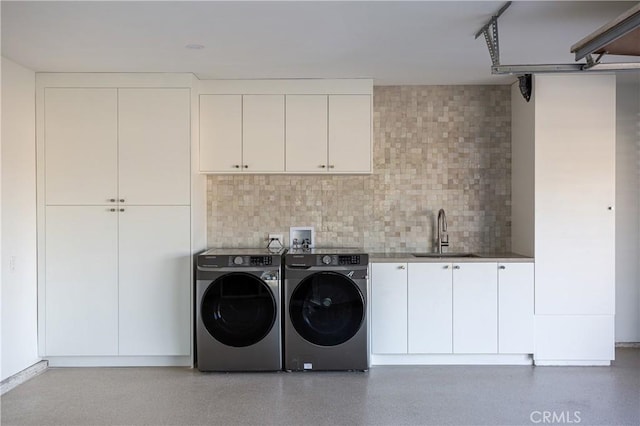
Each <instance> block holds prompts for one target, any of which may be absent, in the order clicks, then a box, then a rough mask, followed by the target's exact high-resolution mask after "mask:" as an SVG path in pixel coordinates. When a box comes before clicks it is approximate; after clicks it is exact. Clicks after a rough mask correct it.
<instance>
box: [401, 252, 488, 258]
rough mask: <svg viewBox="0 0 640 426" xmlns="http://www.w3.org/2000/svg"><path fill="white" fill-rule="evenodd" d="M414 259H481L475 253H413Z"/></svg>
mask: <svg viewBox="0 0 640 426" xmlns="http://www.w3.org/2000/svg"><path fill="white" fill-rule="evenodd" d="M413 256H414V257H437V258H439V257H480V256H478V255H477V254H473V253H413Z"/></svg>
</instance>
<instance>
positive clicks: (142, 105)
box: [118, 88, 191, 205]
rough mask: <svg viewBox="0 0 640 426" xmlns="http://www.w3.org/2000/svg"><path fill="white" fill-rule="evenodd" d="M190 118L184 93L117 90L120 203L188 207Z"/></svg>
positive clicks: (186, 95)
mask: <svg viewBox="0 0 640 426" xmlns="http://www.w3.org/2000/svg"><path fill="white" fill-rule="evenodd" d="M190 116H191V113H190V90H189V89H181V88H171V89H119V91H118V128H119V143H118V147H119V150H118V164H119V191H118V195H119V199H120V200H124V203H126V204H137V205H149V204H155V205H180V204H182V205H185V204H189V198H190V187H189V186H190V130H191V129H190V126H191V117H190ZM121 202H122V201H121Z"/></svg>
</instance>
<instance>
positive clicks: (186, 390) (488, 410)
mask: <svg viewBox="0 0 640 426" xmlns="http://www.w3.org/2000/svg"><path fill="white" fill-rule="evenodd" d="M616 358H617V359H616V361H615V362H614V364H613V365H612V366H611V367H521V366H495V367H494V366H420V367H413V366H412V367H374V368H372V369H371V370H370V371H369V372H367V373H351V372H328V373H322V372H306V373H284V372H281V373H229V374H225V373H200V372H198V371H197V370H192V369H187V368H51V369H49V370H48V371H46V372H45V373H44V374H42V375H40V376H38V377H36V378H34V379H32V380H30V381H29V382H27V383H25V384H23V385H21V386H19V387H17V388H16V389H14V390H12V391H9V392H8V393H6V394H5V395H3V396H2V400H1V402H2V405H1V410H2V413H1V423H2V425H113V424H127V425H142V424H145V425H281V424H282V425H338V424H339V425H342V424H349V425H360V424H363V425H369V424H371V425H375V424H377V425H399V424H407V425H411V424H416V425H426V424H438V425H443V424H455V425H523V424H525V425H526V424H532V425H535V424H540V425H547V424H551V423H554V424H581V425H594V424H595V425H640V350H638V349H618V350H617V351H616ZM545 412H547V413H545ZM544 416H546V417H544Z"/></svg>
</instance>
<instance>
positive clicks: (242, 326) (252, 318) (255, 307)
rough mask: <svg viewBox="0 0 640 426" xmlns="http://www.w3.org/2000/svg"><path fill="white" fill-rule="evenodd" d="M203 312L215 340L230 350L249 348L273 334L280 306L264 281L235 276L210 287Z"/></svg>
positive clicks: (215, 282)
mask: <svg viewBox="0 0 640 426" xmlns="http://www.w3.org/2000/svg"><path fill="white" fill-rule="evenodd" d="M200 309H201V311H200V314H201V317H202V322H203V323H204V326H205V328H206V329H207V331H208V332H209V334H211V336H213V337H214V338H215V339H216V340H218V341H219V342H221V343H223V344H225V345H227V346H234V347H245V346H250V345H253V344H255V343H258V342H259V341H260V340H262V339H263V338H264V337H265V336H266V335H267V334H268V333H269V331H271V328H272V327H273V324H274V323H275V321H276V313H277V304H276V300H275V299H274V297H273V294H272V292H271V289H270V288H269V286H268V285H267V284H266V283H265V282H264V281H262V280H260V279H259V278H257V277H255V276H253V275H251V274H247V273H243V272H232V273H229V274H225V275H223V276H221V277H220V278H218V279H217V280H215V281H213V282H212V283H211V284H210V285H209V287H208V288H207V291H206V292H205V294H204V296H203V298H202V304H201V306H200Z"/></svg>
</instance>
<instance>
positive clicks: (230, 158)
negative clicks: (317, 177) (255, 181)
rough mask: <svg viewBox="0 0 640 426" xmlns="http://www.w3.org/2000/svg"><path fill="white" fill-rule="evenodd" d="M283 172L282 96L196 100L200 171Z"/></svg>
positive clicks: (211, 96) (201, 97) (206, 97)
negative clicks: (198, 108)
mask: <svg viewBox="0 0 640 426" xmlns="http://www.w3.org/2000/svg"><path fill="white" fill-rule="evenodd" d="M283 170H284V96H283V95H201V96H200V171H202V172H209V173H239V172H248V173H269V172H282V171H283Z"/></svg>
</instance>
